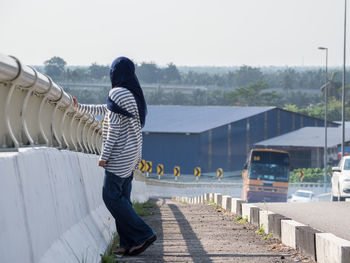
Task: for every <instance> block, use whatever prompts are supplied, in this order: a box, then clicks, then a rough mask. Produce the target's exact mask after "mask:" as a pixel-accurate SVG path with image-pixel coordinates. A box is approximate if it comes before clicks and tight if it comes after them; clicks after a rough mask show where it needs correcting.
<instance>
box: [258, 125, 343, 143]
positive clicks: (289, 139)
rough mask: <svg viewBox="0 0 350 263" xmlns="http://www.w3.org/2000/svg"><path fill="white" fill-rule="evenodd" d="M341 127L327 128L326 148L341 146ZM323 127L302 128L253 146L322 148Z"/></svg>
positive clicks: (323, 140) (323, 139)
mask: <svg viewBox="0 0 350 263" xmlns="http://www.w3.org/2000/svg"><path fill="white" fill-rule="evenodd" d="M341 133H342V129H341V127H328V128H327V146H328V147H334V146H337V145H339V144H341ZM324 135H325V129H324V127H304V128H301V129H299V130H296V131H292V132H289V133H286V134H284V135H281V136H277V137H274V138H271V139H268V140H264V141H261V142H257V143H255V146H266V147H269V146H284V147H288V146H290V147H324V143H325V136H324ZM345 141H350V129H345Z"/></svg>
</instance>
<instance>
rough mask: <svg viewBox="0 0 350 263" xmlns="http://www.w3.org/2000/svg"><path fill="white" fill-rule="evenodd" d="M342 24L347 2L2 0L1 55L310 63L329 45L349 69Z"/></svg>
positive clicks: (83, 61) (86, 60) (37, 60)
mask: <svg viewBox="0 0 350 263" xmlns="http://www.w3.org/2000/svg"><path fill="white" fill-rule="evenodd" d="M348 5H350V3H349V4H348ZM348 13H349V12H348ZM343 19H344V0H216V1H214V0H173V1H170V0H99V1H89V0H52V1H51V0H38V1H36V0H31V1H28V0H1V2H0V25H1V26H0V28H1V40H0V52H1V53H3V54H8V55H14V56H16V57H18V58H19V59H21V60H22V61H23V62H24V63H25V64H35V65H40V64H43V62H44V61H45V60H47V59H49V58H50V57H52V56H60V57H62V58H64V59H65V60H66V61H67V62H68V64H69V65H89V64H91V63H92V62H97V63H99V64H110V63H111V61H112V60H113V59H114V58H115V57H117V56H121V55H123V56H128V57H130V58H132V59H134V61H136V62H141V61H147V62H150V61H153V62H155V63H157V64H160V65H166V64H167V63H169V62H173V63H175V64H176V65H197V66H198V65H199V66H200V65H208V66H212V65H215V66H237V65H242V64H245V65H253V66H263V65H276V66H285V65H289V66H301V65H305V66H308V65H324V63H325V53H324V52H322V51H320V50H318V49H317V47H318V46H326V47H328V48H329V63H330V65H342V52H343ZM348 20H350V13H349V17H348ZM348 32H349V34H347V35H348V40H349V42H350V28H349V30H348ZM348 46H349V47H350V44H349V45H348ZM349 51H350V50H349V49H348V54H349V56H350V52H349ZM348 61H350V59H348Z"/></svg>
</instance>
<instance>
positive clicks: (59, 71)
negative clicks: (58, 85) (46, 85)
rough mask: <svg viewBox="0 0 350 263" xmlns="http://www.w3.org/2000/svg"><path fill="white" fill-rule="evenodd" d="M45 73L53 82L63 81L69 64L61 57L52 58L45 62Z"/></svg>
mask: <svg viewBox="0 0 350 263" xmlns="http://www.w3.org/2000/svg"><path fill="white" fill-rule="evenodd" d="M44 65H45V67H44V69H45V73H46V74H47V75H48V76H50V77H51V78H52V79H53V80H62V79H63V78H64V72H65V66H66V65H67V62H66V61H64V59H63V58H60V57H52V58H50V59H48V60H46V61H45V62H44Z"/></svg>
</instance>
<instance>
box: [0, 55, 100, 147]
mask: <svg viewBox="0 0 350 263" xmlns="http://www.w3.org/2000/svg"><path fill="white" fill-rule="evenodd" d="M101 145H102V127H101V124H100V123H99V121H98V120H97V119H96V118H95V117H94V116H93V115H91V114H84V113H81V112H78V111H77V110H76V109H75V108H74V102H73V99H72V96H71V95H70V94H68V93H66V92H65V91H64V90H63V88H62V87H60V86H59V85H57V84H56V83H55V82H53V81H52V79H51V78H50V77H48V76H46V75H43V74H41V73H40V72H38V71H36V70H35V69H34V68H32V67H30V66H26V65H23V64H22V63H21V62H20V61H19V60H18V59H17V58H15V57H12V56H6V55H2V54H0V150H1V149H2V150H5V149H9V148H13V149H16V148H19V147H26V146H48V147H57V148H60V149H69V150H73V151H79V152H85V153H95V154H99V153H100V152H101Z"/></svg>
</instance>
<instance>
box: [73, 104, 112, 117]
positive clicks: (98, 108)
mask: <svg viewBox="0 0 350 263" xmlns="http://www.w3.org/2000/svg"><path fill="white" fill-rule="evenodd" d="M78 111H80V112H82V113H90V114H93V115H101V116H104V115H105V114H106V111H107V106H106V105H105V104H100V105H94V104H79V105H78Z"/></svg>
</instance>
